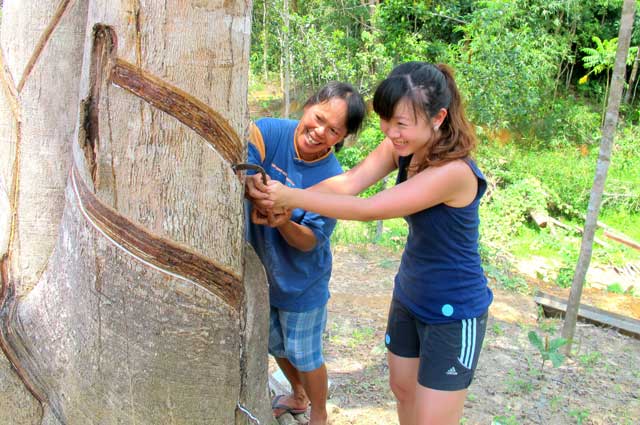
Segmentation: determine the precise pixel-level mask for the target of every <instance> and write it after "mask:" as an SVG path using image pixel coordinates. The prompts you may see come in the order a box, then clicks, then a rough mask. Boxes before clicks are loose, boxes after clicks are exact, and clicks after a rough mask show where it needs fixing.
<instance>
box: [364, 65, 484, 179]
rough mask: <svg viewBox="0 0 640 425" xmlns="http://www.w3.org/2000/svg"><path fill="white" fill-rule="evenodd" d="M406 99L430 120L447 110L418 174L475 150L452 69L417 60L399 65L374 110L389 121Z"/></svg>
mask: <svg viewBox="0 0 640 425" xmlns="http://www.w3.org/2000/svg"><path fill="white" fill-rule="evenodd" d="M403 99H408V100H409V101H410V102H411V104H412V105H413V110H414V112H415V113H420V114H423V115H424V116H425V118H426V119H427V120H430V119H431V118H432V117H434V116H435V115H436V114H438V112H439V111H440V110H441V109H446V110H447V115H446V116H445V118H444V120H443V121H442V124H440V128H439V132H438V133H437V135H436V133H435V132H434V133H433V134H434V137H433V140H431V141H430V143H429V149H428V150H427V152H426V154H425V158H422V159H421V161H420V163H419V164H418V166H417V168H418V171H421V170H423V169H425V168H426V167H428V166H430V165H439V164H442V163H445V162H448V161H453V160H455V159H459V158H464V157H467V156H468V155H469V154H470V152H471V151H472V150H473V149H474V148H475V146H476V143H477V142H476V136H475V131H474V128H473V126H472V125H471V123H470V122H469V121H468V120H467V118H466V117H465V114H464V107H463V104H462V98H461V96H460V92H459V91H458V87H457V85H456V83H455V80H454V78H453V70H452V69H451V68H450V67H449V66H447V65H445V64H438V65H433V64H430V63H427V62H417V61H413V62H406V63H403V64H401V65H398V66H396V67H395V68H394V69H393V71H391V73H390V74H389V76H388V77H387V78H386V79H385V80H384V81H382V83H380V85H379V86H378V88H377V89H376V92H375V94H374V96H373V110H374V111H376V113H377V114H378V115H379V116H380V118H381V119H383V120H389V119H391V118H392V117H393V114H394V112H395V109H396V107H397V106H398V103H400V101H402V100H403Z"/></svg>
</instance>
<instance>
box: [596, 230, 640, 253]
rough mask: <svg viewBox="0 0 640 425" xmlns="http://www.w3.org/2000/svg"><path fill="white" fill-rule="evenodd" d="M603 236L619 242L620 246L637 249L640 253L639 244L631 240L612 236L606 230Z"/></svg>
mask: <svg viewBox="0 0 640 425" xmlns="http://www.w3.org/2000/svg"><path fill="white" fill-rule="evenodd" d="M604 235H605V236H606V237H608V238H609V239H613V240H614V241H616V242H620V243H621V244H624V245H627V246H628V247H631V248H633V249H637V250H638V251H640V243H638V242H636V241H634V240H631V239H630V238H627V237H623V236H619V235H614V234H613V233H611V232H609V231H606V230H605V232H604Z"/></svg>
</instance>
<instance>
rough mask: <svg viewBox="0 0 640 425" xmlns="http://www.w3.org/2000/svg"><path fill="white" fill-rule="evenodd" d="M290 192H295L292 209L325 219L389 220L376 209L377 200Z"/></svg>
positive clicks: (331, 194)
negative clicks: (311, 212)
mask: <svg viewBox="0 0 640 425" xmlns="http://www.w3.org/2000/svg"><path fill="white" fill-rule="evenodd" d="M290 190H293V191H295V193H294V196H293V197H292V205H291V206H292V207H295V208H302V209H303V210H306V211H313V212H315V213H317V214H320V215H323V216H325V217H332V218H337V219H342V220H358V221H371V220H376V219H384V218H389V217H385V213H384V211H383V210H382V209H381V208H378V207H376V204H377V201H376V199H375V198H358V197H356V196H351V195H341V194H335V193H325V192H313V191H309V190H301V189H290Z"/></svg>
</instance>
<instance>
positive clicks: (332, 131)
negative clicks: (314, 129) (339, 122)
mask: <svg viewBox="0 0 640 425" xmlns="http://www.w3.org/2000/svg"><path fill="white" fill-rule="evenodd" d="M329 131H331V134H333V135H334V136H337V135H338V130H336V129H335V128H332V129H330V130H329Z"/></svg>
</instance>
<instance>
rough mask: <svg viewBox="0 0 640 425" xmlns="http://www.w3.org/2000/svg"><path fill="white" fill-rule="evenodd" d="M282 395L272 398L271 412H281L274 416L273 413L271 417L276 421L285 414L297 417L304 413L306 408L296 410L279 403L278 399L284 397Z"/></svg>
mask: <svg viewBox="0 0 640 425" xmlns="http://www.w3.org/2000/svg"><path fill="white" fill-rule="evenodd" d="M284 396H285V395H284V394H280V395H277V396H275V397H274V398H273V400H271V410H272V411H273V410H281V412H280V413H278V414H277V415H276V414H275V412H274V413H273V416H274V417H275V418H276V419H278V418H279V417H280V416H282V415H284V414H285V413H287V412H288V413H291V414H292V415H299V414H301V413H305V412H306V411H307V409H306V408H304V409H296V408H295V407H291V406H287V405H286V404H284V403H280V399H281V398H282V397H284Z"/></svg>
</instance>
